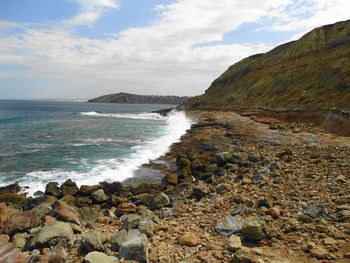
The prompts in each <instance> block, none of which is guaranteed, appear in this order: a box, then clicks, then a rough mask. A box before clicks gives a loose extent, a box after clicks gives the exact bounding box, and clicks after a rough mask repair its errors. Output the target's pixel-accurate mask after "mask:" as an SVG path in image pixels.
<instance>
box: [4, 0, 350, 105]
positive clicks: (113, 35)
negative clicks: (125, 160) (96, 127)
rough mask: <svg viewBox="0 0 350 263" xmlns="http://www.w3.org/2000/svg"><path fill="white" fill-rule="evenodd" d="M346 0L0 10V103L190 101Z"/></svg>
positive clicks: (41, 5)
mask: <svg viewBox="0 0 350 263" xmlns="http://www.w3.org/2000/svg"><path fill="white" fill-rule="evenodd" d="M349 10H350V1H349V0H263V1H262V0H244V1H242V0H54V1H52V0H1V1H0V99H30V98H39V99H40V98H68V99H73V98H81V99H88V98H93V97H97V96H100V95H105V94H110V93H117V92H129V93H137V94H145V95H179V96H194V95H199V94H202V93H203V92H204V91H205V90H206V89H207V88H208V87H209V86H210V84H211V82H212V81H213V80H214V79H215V78H217V77H218V76H219V75H220V74H222V73H223V72H224V71H225V70H226V69H227V68H228V67H229V66H230V65H232V64H234V63H235V62H238V61H239V60H241V59H243V58H245V57H247V56H250V55H253V54H256V53H261V52H266V51H268V50H270V49H272V48H273V47H275V46H277V45H279V44H282V43H285V42H288V41H291V40H296V39H298V38H300V37H301V36H302V35H303V34H304V33H306V32H308V31H310V30H311V29H313V28H315V27H318V26H322V25H325V24H330V23H334V22H337V21H343V20H347V19H350V12H349Z"/></svg>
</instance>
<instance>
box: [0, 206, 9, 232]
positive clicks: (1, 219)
mask: <svg viewBox="0 0 350 263" xmlns="http://www.w3.org/2000/svg"><path fill="white" fill-rule="evenodd" d="M11 215H12V212H11V209H10V208H8V207H7V206H6V204H5V203H0V233H1V232H2V229H3V228H4V225H5V224H6V222H7V221H8V220H9V219H10V217H11Z"/></svg>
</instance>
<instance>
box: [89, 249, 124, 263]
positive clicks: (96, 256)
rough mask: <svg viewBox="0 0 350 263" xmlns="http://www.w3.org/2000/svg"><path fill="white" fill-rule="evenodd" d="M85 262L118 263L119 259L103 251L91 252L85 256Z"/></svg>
mask: <svg viewBox="0 0 350 263" xmlns="http://www.w3.org/2000/svg"><path fill="white" fill-rule="evenodd" d="M84 262H85V263H117V262H118V259H117V258H116V257H111V256H108V255H106V254H104V253H102V252H97V251H94V252H90V253H89V254H87V255H86V257H85V258H84Z"/></svg>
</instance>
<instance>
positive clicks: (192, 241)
mask: <svg viewBox="0 0 350 263" xmlns="http://www.w3.org/2000/svg"><path fill="white" fill-rule="evenodd" d="M179 244H180V245H181V246H190V247H194V246H196V245H197V244H198V239H197V237H196V235H195V234H194V233H192V232H187V233H185V234H184V235H183V236H182V237H180V239H179Z"/></svg>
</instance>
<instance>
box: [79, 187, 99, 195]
mask: <svg viewBox="0 0 350 263" xmlns="http://www.w3.org/2000/svg"><path fill="white" fill-rule="evenodd" d="M102 188H103V185H82V186H81V187H80V189H79V192H78V195H80V196H87V195H91V194H92V193H93V192H96V191H97V190H99V189H102Z"/></svg>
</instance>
